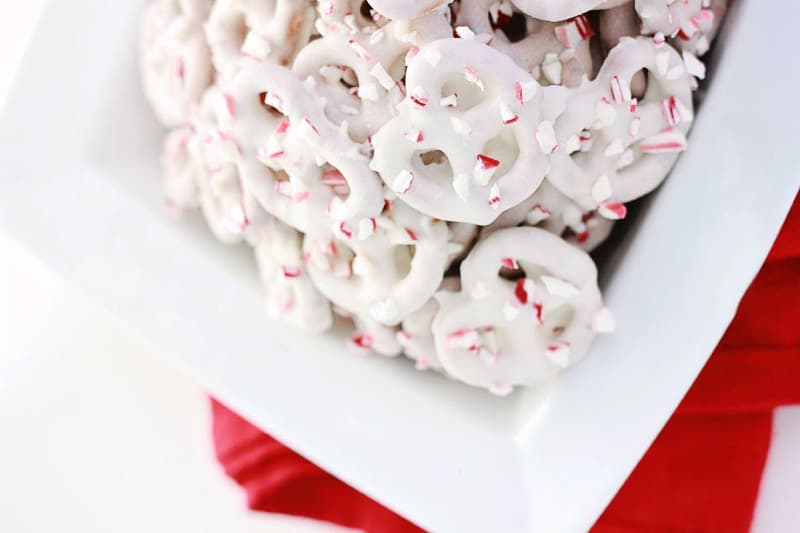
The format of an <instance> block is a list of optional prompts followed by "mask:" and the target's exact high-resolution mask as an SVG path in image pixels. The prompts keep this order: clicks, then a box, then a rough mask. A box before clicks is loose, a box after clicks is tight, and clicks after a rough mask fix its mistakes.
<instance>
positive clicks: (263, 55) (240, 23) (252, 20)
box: [206, 0, 314, 79]
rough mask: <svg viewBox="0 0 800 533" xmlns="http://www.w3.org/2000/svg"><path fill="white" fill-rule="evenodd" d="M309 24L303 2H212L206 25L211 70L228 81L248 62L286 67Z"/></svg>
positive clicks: (311, 18)
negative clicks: (214, 69) (211, 62)
mask: <svg viewBox="0 0 800 533" xmlns="http://www.w3.org/2000/svg"><path fill="white" fill-rule="evenodd" d="M313 21H314V10H313V8H312V7H311V6H310V5H309V4H308V2H306V1H305V0H216V1H215V2H214V7H213V8H212V10H211V14H210V16H209V18H208V23H207V24H206V35H207V36H208V42H209V45H210V47H211V52H212V57H213V61H214V67H215V68H216V69H217V71H218V72H219V73H220V75H221V77H222V78H223V79H229V78H231V77H232V76H233V75H234V74H235V73H236V71H237V70H238V68H239V67H240V66H241V65H242V64H243V63H245V62H249V61H256V62H260V61H269V62H272V63H277V64H279V65H284V66H286V65H289V64H290V63H291V61H292V59H293V58H294V56H295V54H296V53H297V51H298V50H300V48H302V47H303V46H305V44H306V43H307V42H308V39H309V37H310V36H311V30H312V28H313Z"/></svg>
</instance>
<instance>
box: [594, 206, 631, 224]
mask: <svg viewBox="0 0 800 533" xmlns="http://www.w3.org/2000/svg"><path fill="white" fill-rule="evenodd" d="M597 212H598V213H600V216H602V217H603V218H607V219H609V220H622V219H623V218H625V217H626V216H628V208H627V207H625V204H623V203H621V202H604V203H602V204H600V207H598V209H597Z"/></svg>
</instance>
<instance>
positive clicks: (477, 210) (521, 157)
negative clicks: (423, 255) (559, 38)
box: [372, 39, 560, 225]
mask: <svg viewBox="0 0 800 533" xmlns="http://www.w3.org/2000/svg"><path fill="white" fill-rule="evenodd" d="M406 80H407V83H406V86H407V93H408V96H407V98H406V100H405V101H404V102H403V104H402V107H401V108H400V110H399V114H398V116H397V117H395V118H393V119H392V120H391V121H390V122H388V123H387V124H386V125H385V126H383V128H381V129H380V130H379V131H378V133H377V134H375V135H374V136H373V138H372V142H373V145H374V148H375V153H374V156H373V160H372V168H374V169H375V170H377V171H378V173H379V174H380V176H381V178H383V180H384V182H386V184H387V185H388V186H389V187H391V188H392V189H393V190H394V191H395V192H396V193H397V194H398V196H399V197H400V199H402V200H403V201H404V202H406V203H408V204H409V205H411V206H412V207H414V208H415V209H418V210H419V211H422V212H423V213H425V214H427V215H430V216H432V217H435V218H439V219H442V220H448V221H455V222H468V223H471V224H478V225H485V224H488V223H490V222H492V221H493V220H494V219H495V218H497V216H498V215H499V214H500V213H502V212H503V211H505V210H506V209H509V208H510V207H513V206H514V205H516V204H518V203H520V202H522V201H523V200H524V199H525V198H527V197H528V196H530V195H531V194H532V193H533V192H534V191H535V190H536V188H537V187H538V186H539V184H540V183H541V181H542V179H543V177H544V174H545V173H546V171H547V167H548V157H547V154H549V152H550V150H551V147H550V146H545V145H543V144H542V143H541V142H540V141H541V140H542V139H545V138H546V135H544V134H545V133H546V132H548V131H550V130H551V129H552V119H553V118H554V117H555V116H556V115H557V114H558V113H559V112H560V106H559V105H558V103H557V102H553V105H543V103H542V102H543V99H544V91H543V90H542V89H541V88H540V87H539V85H538V84H537V83H536V82H535V81H534V80H533V78H531V76H530V75H529V74H528V73H527V72H525V71H524V70H522V69H521V68H520V67H518V66H517V65H516V64H515V63H514V62H513V61H512V60H511V59H510V58H509V57H507V56H505V55H503V54H502V53H500V52H498V51H496V50H493V49H492V48H489V47H488V46H486V45H484V44H482V43H480V42H477V41H476V40H470V39H446V40H440V41H436V42H434V43H431V44H429V45H427V46H425V47H423V48H422V49H421V50H420V52H419V53H418V54H417V55H416V57H415V58H414V59H413V60H412V61H411V63H410V65H409V67H408V71H407V73H406ZM545 110H546V111H547V116H546V115H545V112H544V111H545ZM545 152H546V153H547V154H546V153H545Z"/></svg>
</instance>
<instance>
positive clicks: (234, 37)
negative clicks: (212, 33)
mask: <svg viewBox="0 0 800 533" xmlns="http://www.w3.org/2000/svg"><path fill="white" fill-rule="evenodd" d="M224 27H225V31H226V32H227V33H228V35H229V36H230V39H231V43H230V44H229V45H228V46H229V47H230V50H231V51H232V52H235V53H238V52H239V51H240V50H241V49H242V46H243V45H244V41H245V39H246V38H247V32H248V31H249V30H248V28H247V19H246V18H245V16H244V13H242V12H241V11H237V12H236V13H235V14H232V15H231V16H230V17H229V18H228V19H227V20H226V21H225V26H224Z"/></svg>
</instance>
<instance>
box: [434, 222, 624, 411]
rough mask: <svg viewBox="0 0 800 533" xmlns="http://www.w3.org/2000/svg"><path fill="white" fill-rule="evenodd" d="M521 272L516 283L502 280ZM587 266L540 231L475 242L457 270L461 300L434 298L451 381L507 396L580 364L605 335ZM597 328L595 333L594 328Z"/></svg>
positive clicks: (581, 256)
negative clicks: (519, 387)
mask: <svg viewBox="0 0 800 533" xmlns="http://www.w3.org/2000/svg"><path fill="white" fill-rule="evenodd" d="M501 269H506V270H507V271H511V272H518V273H520V274H521V275H523V276H524V277H519V279H517V280H516V281H511V280H506V279H503V278H501V277H500V276H499V272H500V271H501ZM596 278H597V271H596V269H595V266H594V263H592V260H591V258H590V257H589V256H588V255H587V254H586V253H585V252H583V251H581V250H579V249H578V248H575V247H573V246H570V245H569V244H567V243H565V242H564V241H562V240H561V239H559V238H558V237H557V236H555V235H553V234H551V233H548V232H546V231H544V230H541V229H537V228H510V229H504V230H500V231H498V232H496V233H493V234H492V235H491V236H490V237H488V238H487V239H485V240H482V241H481V242H479V243H478V244H477V245H476V246H475V248H474V249H473V250H472V252H471V253H470V254H469V256H468V257H467V259H465V260H464V262H463V263H462V265H461V285H462V288H461V292H460V293H458V294H448V293H439V294H437V297H438V299H439V302H440V305H441V310H440V311H439V312H438V314H437V315H436V318H435V319H434V321H433V334H434V337H435V341H436V352H437V354H438V356H439V360H440V361H441V364H442V366H443V367H444V369H445V371H446V372H447V373H448V374H450V375H452V376H453V377H455V378H456V379H458V380H460V381H463V382H465V383H468V384H470V385H474V386H477V387H483V388H486V389H489V390H490V391H492V392H494V393H496V394H500V395H504V394H508V393H509V392H511V390H512V388H513V387H514V386H517V385H537V384H542V383H544V382H546V381H547V380H548V379H549V378H551V377H553V376H555V375H557V374H558V373H559V372H561V370H562V369H564V368H566V367H568V366H570V365H572V364H573V363H574V362H576V361H577V360H579V359H580V358H581V357H582V356H583V355H584V354H585V353H586V351H587V350H588V348H589V345H590V344H591V342H592V339H593V338H594V336H595V333H596V332H597V331H598V330H605V329H607V327H606V325H607V322H608V320H603V321H598V320H597V317H598V316H599V317H600V318H605V317H606V315H607V311H605V310H604V309H603V305H602V299H601V296H600V291H599V290H598V288H597V279H596ZM593 324H594V325H593Z"/></svg>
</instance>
